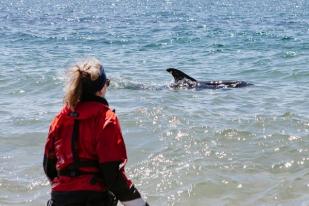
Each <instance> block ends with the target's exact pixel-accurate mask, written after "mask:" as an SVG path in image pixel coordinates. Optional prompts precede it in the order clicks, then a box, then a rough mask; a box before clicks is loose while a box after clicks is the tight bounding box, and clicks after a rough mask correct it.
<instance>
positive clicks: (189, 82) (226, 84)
mask: <svg viewBox="0 0 309 206" xmlns="http://www.w3.org/2000/svg"><path fill="white" fill-rule="evenodd" d="M166 71H167V72H169V73H170V74H171V75H173V77H174V79H175V82H174V83H172V84H171V85H170V86H171V87H172V88H188V89H220V88H240V87H246V86H250V85H253V84H251V83H247V82H245V81H238V80H219V81H198V80H196V79H194V78H192V77H190V76H189V75H187V74H185V73H183V72H182V71H180V70H178V69H175V68H168V69H167V70H166Z"/></svg>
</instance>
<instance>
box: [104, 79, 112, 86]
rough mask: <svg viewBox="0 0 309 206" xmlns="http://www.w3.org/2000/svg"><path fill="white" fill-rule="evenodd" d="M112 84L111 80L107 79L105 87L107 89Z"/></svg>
mask: <svg viewBox="0 0 309 206" xmlns="http://www.w3.org/2000/svg"><path fill="white" fill-rule="evenodd" d="M110 82H111V80H110V79H106V82H105V85H106V86H107V87H109V85H110Z"/></svg>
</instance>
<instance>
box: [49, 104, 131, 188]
mask: <svg viewBox="0 0 309 206" xmlns="http://www.w3.org/2000/svg"><path fill="white" fill-rule="evenodd" d="M97 99H98V98H97ZM102 99H103V98H102ZM103 100H104V99H103ZM104 101H105V100H104ZM104 101H103V103H102V101H84V102H80V103H78V105H77V107H76V109H75V113H74V114H77V116H76V117H73V116H72V115H71V114H72V111H71V110H70V109H69V108H68V107H66V106H64V107H63V109H62V110H61V112H60V113H59V114H58V115H57V116H56V117H55V119H54V120H53V121H52V123H51V125H50V129H49V133H48V137H47V141H46V145H45V152H44V170H45V173H46V175H47V177H48V178H49V180H50V181H51V184H52V191H79V190H83V191H84V190H90V191H104V190H106V189H108V188H107V186H106V184H104V182H96V183H95V184H94V183H91V180H92V179H93V175H92V174H84V175H80V176H77V177H70V176H60V175H59V171H61V170H65V169H66V168H68V167H69V166H70V165H72V163H73V161H74V158H73V154H72V133H73V125H74V120H75V119H78V120H79V130H78V131H79V135H78V140H77V148H78V156H79V158H80V160H81V161H83V160H92V161H93V160H94V161H97V162H98V163H99V164H100V165H104V164H108V163H110V162H119V164H118V165H117V167H118V169H119V172H120V174H121V176H122V179H123V180H124V181H123V182H124V185H126V187H127V188H130V187H131V186H132V182H131V181H130V180H129V179H128V178H127V177H126V175H125V170H124V166H125V164H126V161H127V153H126V148H125V144H124V140H123V137H122V133H121V128H120V124H119V121H118V118H117V116H116V115H115V113H114V112H113V111H111V110H110V109H109V107H108V106H107V103H106V104H104ZM80 170H81V171H86V172H87V171H93V172H98V170H99V168H96V167H83V168H80ZM57 173H58V175H57Z"/></svg>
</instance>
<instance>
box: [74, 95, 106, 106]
mask: <svg viewBox="0 0 309 206" xmlns="http://www.w3.org/2000/svg"><path fill="white" fill-rule="evenodd" d="M80 101H81V102H99V103H102V104H104V105H106V106H108V102H107V100H106V99H105V98H104V97H99V96H96V95H93V94H88V95H83V96H82V98H81V99H80Z"/></svg>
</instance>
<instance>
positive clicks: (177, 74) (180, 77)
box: [166, 68, 197, 82]
mask: <svg viewBox="0 0 309 206" xmlns="http://www.w3.org/2000/svg"><path fill="white" fill-rule="evenodd" d="M166 71H167V72H168V73H170V74H171V75H173V77H174V79H175V82H178V81H181V80H184V79H189V80H191V81H194V82H197V80H196V79H194V78H192V77H190V76H189V75H187V74H185V73H184V72H182V71H180V70H178V69H175V68H168V69H167V70H166Z"/></svg>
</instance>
